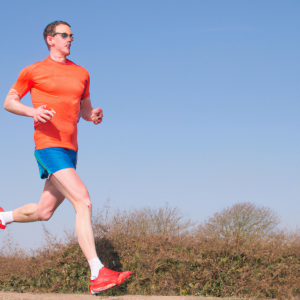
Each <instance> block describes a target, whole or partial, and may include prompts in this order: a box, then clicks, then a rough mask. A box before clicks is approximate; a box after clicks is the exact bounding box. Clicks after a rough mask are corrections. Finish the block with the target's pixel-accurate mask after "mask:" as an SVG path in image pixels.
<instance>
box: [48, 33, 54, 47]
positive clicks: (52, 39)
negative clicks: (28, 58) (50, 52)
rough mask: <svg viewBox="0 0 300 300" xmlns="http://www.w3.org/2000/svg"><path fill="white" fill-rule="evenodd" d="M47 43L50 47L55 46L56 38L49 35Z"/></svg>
mask: <svg viewBox="0 0 300 300" xmlns="http://www.w3.org/2000/svg"><path fill="white" fill-rule="evenodd" d="M47 43H48V45H49V46H50V47H51V46H53V45H54V37H53V36H51V35H48V36H47Z"/></svg>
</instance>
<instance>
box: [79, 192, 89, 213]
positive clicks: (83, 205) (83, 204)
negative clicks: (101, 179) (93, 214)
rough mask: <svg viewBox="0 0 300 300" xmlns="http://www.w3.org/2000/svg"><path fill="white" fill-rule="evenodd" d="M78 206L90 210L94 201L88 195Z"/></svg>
mask: <svg viewBox="0 0 300 300" xmlns="http://www.w3.org/2000/svg"><path fill="white" fill-rule="evenodd" d="M77 205H78V206H80V209H86V208H87V209H88V210H90V211H91V210H92V202H91V200H90V197H89V196H88V195H87V196H85V197H82V198H81V199H80V200H79V201H78V203H77Z"/></svg>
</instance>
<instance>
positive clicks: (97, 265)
mask: <svg viewBox="0 0 300 300" xmlns="http://www.w3.org/2000/svg"><path fill="white" fill-rule="evenodd" d="M89 265H90V268H91V280H94V279H96V278H97V277H98V275H99V271H100V269H101V268H102V267H104V266H103V264H102V263H101V261H100V259H99V258H98V257H95V258H93V259H91V260H89Z"/></svg>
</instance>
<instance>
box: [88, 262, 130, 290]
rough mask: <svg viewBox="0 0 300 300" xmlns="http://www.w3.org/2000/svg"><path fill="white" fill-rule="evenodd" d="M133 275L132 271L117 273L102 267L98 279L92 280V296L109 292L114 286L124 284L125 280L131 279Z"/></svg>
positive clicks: (90, 288)
mask: <svg viewBox="0 0 300 300" xmlns="http://www.w3.org/2000/svg"><path fill="white" fill-rule="evenodd" d="M131 274H132V272H131V271H126V272H116V271H113V270H110V269H107V268H105V267H102V268H101V269H100V271H99V275H98V277H97V278H96V279H94V280H91V285H90V286H89V291H90V293H92V294H97V293H100V292H104V291H106V290H109V289H111V288H113V287H114V286H116V285H119V284H121V283H122V282H124V281H125V279H127V278H129V276H130V275H131Z"/></svg>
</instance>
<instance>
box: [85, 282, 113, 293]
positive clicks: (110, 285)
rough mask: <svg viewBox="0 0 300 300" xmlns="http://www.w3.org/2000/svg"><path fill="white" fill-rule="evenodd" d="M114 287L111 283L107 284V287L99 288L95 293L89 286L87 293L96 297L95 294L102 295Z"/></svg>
mask: <svg viewBox="0 0 300 300" xmlns="http://www.w3.org/2000/svg"><path fill="white" fill-rule="evenodd" d="M114 286H116V284H115V283H111V284H109V285H107V286H104V287H101V288H99V289H97V291H96V292H95V291H94V290H93V288H92V286H91V285H90V286H89V291H90V293H91V294H92V295H97V294H99V293H102V292H104V291H107V290H110V289H111V288H113V287H114Z"/></svg>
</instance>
